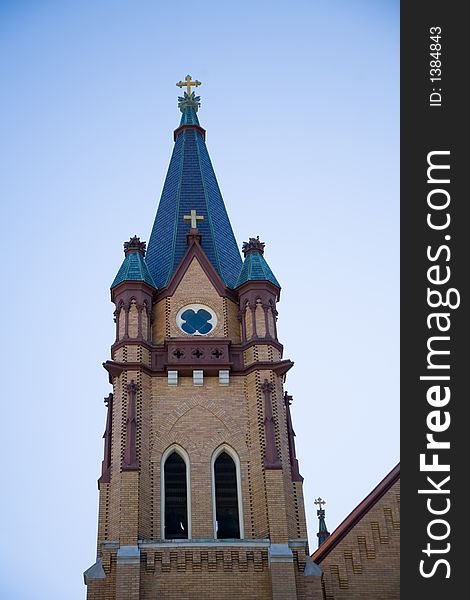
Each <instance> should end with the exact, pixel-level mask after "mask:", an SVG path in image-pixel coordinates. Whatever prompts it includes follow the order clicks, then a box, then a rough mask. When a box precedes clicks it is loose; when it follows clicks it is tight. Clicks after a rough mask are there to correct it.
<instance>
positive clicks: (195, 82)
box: [176, 75, 201, 96]
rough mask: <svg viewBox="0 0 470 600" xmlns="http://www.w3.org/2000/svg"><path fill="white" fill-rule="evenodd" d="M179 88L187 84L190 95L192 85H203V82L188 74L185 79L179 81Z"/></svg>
mask: <svg viewBox="0 0 470 600" xmlns="http://www.w3.org/2000/svg"><path fill="white" fill-rule="evenodd" d="M176 85H177V86H178V87H179V88H183V87H184V86H186V87H187V88H188V96H190V95H191V86H194V87H197V86H198V85H201V82H200V81H198V80H197V79H195V80H193V79H191V75H186V77H185V78H184V81H178V83H177V84H176Z"/></svg>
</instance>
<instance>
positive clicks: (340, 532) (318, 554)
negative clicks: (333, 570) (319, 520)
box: [311, 463, 400, 564]
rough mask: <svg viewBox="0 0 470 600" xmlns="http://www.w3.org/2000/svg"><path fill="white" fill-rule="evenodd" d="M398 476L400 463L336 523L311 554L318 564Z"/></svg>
mask: <svg viewBox="0 0 470 600" xmlns="http://www.w3.org/2000/svg"><path fill="white" fill-rule="evenodd" d="M399 478H400V463H398V464H397V466H396V467H394V468H393V469H392V470H391V471H390V473H389V474H388V475H387V476H386V477H385V478H384V479H382V481H381V482H380V483H379V484H378V485H377V487H375V488H374V489H373V490H372V492H371V493H370V494H369V495H368V496H367V497H366V498H365V499H364V500H363V501H362V502H361V503H360V504H359V505H358V506H356V508H355V509H354V510H353V511H352V512H351V513H350V514H349V515H348V516H347V517H346V518H345V519H344V521H343V522H342V523H341V524H340V525H338V527H337V528H336V529H335V530H334V531H333V533H332V534H331V535H330V537H329V538H328V539H326V540H325V541H324V542H323V543H322V544H321V546H320V547H319V548H318V549H317V550H316V551H315V552H314V553H313V554H312V555H311V558H312V560H313V561H315V562H316V563H317V564H320V563H321V561H322V560H323V559H324V558H326V556H327V555H328V554H329V553H330V552H331V551H332V550H333V548H334V547H335V546H336V545H337V544H339V542H341V540H343V539H344V537H345V536H346V535H347V533H349V531H351V529H352V528H353V527H354V526H355V525H356V524H357V523H359V521H360V520H361V519H362V518H363V517H364V515H366V514H367V513H368V512H369V511H370V510H371V508H372V507H373V506H374V505H375V504H376V503H377V502H378V501H379V500H380V498H382V496H384V495H385V494H386V493H387V492H388V491H389V490H390V488H391V487H392V486H393V485H394V484H395V483H396V482H397V481H398V479H399Z"/></svg>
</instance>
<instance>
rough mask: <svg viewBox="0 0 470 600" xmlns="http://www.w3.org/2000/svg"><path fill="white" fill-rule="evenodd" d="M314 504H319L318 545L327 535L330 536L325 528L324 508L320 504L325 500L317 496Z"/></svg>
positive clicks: (323, 503)
mask: <svg viewBox="0 0 470 600" xmlns="http://www.w3.org/2000/svg"><path fill="white" fill-rule="evenodd" d="M314 504H317V505H318V506H319V509H318V510H317V516H318V533H317V537H318V547H320V546H321V545H322V544H323V542H324V541H325V540H326V539H327V538H328V537H330V533H329V531H328V529H327V528H326V521H325V509H323V508H322V505H325V504H326V502H325V501H324V500H322V499H321V498H317V499H316V500H315V502H314Z"/></svg>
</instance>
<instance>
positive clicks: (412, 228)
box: [400, 0, 470, 600]
mask: <svg viewBox="0 0 470 600" xmlns="http://www.w3.org/2000/svg"><path fill="white" fill-rule="evenodd" d="M464 8H465V3H459V2H449V1H447V2H443V1H441V2H436V1H435V0H427V1H423V0H419V1H413V2H402V3H401V50H400V53H401V57H400V58H401V82H400V85H401V106H400V109H401V132H400V135H401V258H400V260H401V480H402V503H401V507H402V518H401V523H402V531H401V540H402V542H401V598H403V599H406V600H408V599H409V600H415V599H418V598H426V600H434V599H437V598H439V599H440V600H442V599H443V598H446V599H447V598H449V599H451V598H461V597H466V593H465V591H462V590H465V588H466V585H465V584H466V573H467V571H470V566H468V565H467V564H465V563H466V562H467V560H466V554H467V552H466V547H465V546H466V544H465V541H466V539H467V537H468V534H469V526H468V521H469V514H468V513H469V511H468V509H467V504H468V503H469V499H468V496H467V493H466V487H468V486H466V483H467V481H470V479H469V478H468V476H467V474H468V473H469V471H470V469H469V465H468V461H469V460H470V451H469V444H470V423H469V419H468V412H469V411H468V409H467V405H468V403H469V402H470V394H469V389H468V386H467V382H466V375H467V372H468V373H469V374H470V361H469V359H470V352H469V342H468V340H469V339H470V331H469V329H470V328H469V322H470V311H469V294H468V287H469V286H468V279H469V277H470V268H469V266H468V263H469V262H470V250H469V245H470V217H468V216H467V215H468V214H469V213H470V194H469V192H468V191H467V190H466V187H467V185H468V183H467V179H468V178H469V176H470V164H467V162H468V161H467V159H468V158H469V157H470V153H469V150H468V147H467V146H468V144H469V141H470V136H469V126H468V122H469V119H470V103H469V102H468V100H467V98H466V92H465V89H466V88H467V89H468V88H470V68H469V66H468V62H469V59H470V50H469V43H470V42H469V40H470V25H469V24H468V22H466V20H465V17H464V15H463V11H464ZM431 27H440V28H441V30H442V36H441V40H440V41H441V46H442V48H441V57H440V59H441V62H442V82H440V83H439V84H432V83H431V82H430V80H429V78H430V60H433V59H432V57H430V51H431V50H430V43H432V42H431V41H430V28H431ZM432 87H438V88H441V92H442V106H440V107H436V106H433V107H431V106H430V105H429V95H430V93H431V91H432ZM436 150H450V166H451V168H450V184H449V185H446V186H441V187H445V189H447V191H448V192H449V193H450V196H451V203H450V206H449V209H448V210H449V211H450V216H451V223H450V226H449V228H448V230H446V231H433V230H431V229H430V228H429V227H428V225H427V223H426V219H427V213H428V212H429V209H428V206H427V194H428V192H429V191H430V189H431V186H430V184H428V183H427V176H426V171H427V166H428V164H427V154H428V152H431V151H436ZM466 184H467V185H466ZM446 234H447V235H450V236H451V239H450V240H445V239H444V236H445V235H446ZM446 243H447V244H448V245H449V247H450V250H451V258H450V260H449V262H445V260H444V259H442V260H440V261H438V262H439V264H440V265H442V267H443V268H445V265H448V266H449V267H450V269H451V279H450V281H449V283H448V284H447V286H446V285H442V286H440V287H441V288H446V287H447V288H448V287H454V288H457V289H458V290H459V292H460V297H461V304H460V307H459V308H457V309H455V310H451V309H445V308H444V307H442V308H439V309H437V310H439V311H444V310H448V312H449V313H450V318H451V328H450V330H449V332H448V333H447V334H445V333H441V335H449V336H450V338H451V339H450V341H449V345H448V348H450V352H451V353H450V355H449V356H447V357H444V360H443V362H446V360H447V359H448V361H447V362H450V371H440V372H438V371H434V373H436V374H441V375H442V374H450V377H451V379H450V382H446V383H444V382H443V385H449V387H450V389H451V400H450V402H449V404H448V406H447V407H446V408H442V409H441V410H442V411H444V410H448V411H449V412H450V416H451V425H450V428H449V429H448V430H447V431H446V432H443V433H441V434H436V439H441V440H449V441H450V443H451V448H450V450H442V451H440V452H439V461H440V462H442V463H444V462H449V461H450V468H451V470H450V473H447V474H446V473H439V472H436V473H434V474H433V473H423V472H421V471H420V468H419V455H420V454H421V453H424V452H426V434H427V433H428V432H429V430H428V428H427V424H426V417H427V415H428V413H429V412H430V411H431V410H435V408H433V407H431V406H430V405H429V404H428V403H427V400H426V391H427V389H428V387H429V385H431V383H430V382H423V381H420V380H419V377H420V376H421V375H426V374H428V375H429V374H430V372H429V371H428V370H427V368H426V367H427V352H428V350H427V347H426V344H427V341H428V338H429V337H430V336H431V335H437V334H436V333H435V329H433V330H429V329H428V327H427V323H426V318H427V316H428V314H429V313H430V312H433V309H431V308H429V307H428V304H427V296H426V294H427V286H428V285H429V283H428V281H427V270H428V268H429V267H430V266H432V265H433V264H437V263H432V262H430V261H429V260H428V259H427V256H426V250H427V247H428V245H430V246H432V247H433V248H434V249H436V248H438V247H439V245H441V244H446ZM444 255H445V253H444V252H443V254H442V256H444ZM431 287H433V288H437V286H431ZM442 291H443V292H444V289H443V290H442ZM432 331H434V333H432ZM444 346H445V344H443V347H444ZM428 453H432V451H428ZM427 475H429V476H431V477H433V476H434V479H435V481H436V482H440V481H441V480H442V479H443V478H445V477H446V476H447V475H450V477H451V479H450V482H449V483H448V485H447V486H442V487H443V488H444V489H445V488H447V487H448V488H449V489H450V494H449V495H448V496H447V495H444V494H443V495H440V494H434V495H429V496H427V495H425V494H424V495H423V494H421V495H420V494H418V490H419V489H429V488H432V486H431V485H429V484H428V483H427V481H426V477H427ZM428 497H431V498H432V499H433V500H432V502H434V503H435V504H434V505H433V506H434V507H435V508H439V507H443V506H445V502H446V501H445V500H444V498H445V497H449V498H450V501H451V507H450V510H449V512H448V513H447V514H445V515H442V518H443V519H446V520H447V521H448V523H449V525H450V528H451V530H450V534H449V537H448V538H446V539H444V540H442V541H435V540H432V539H430V538H429V536H428V533H427V527H428V525H429V523H430V521H432V520H433V519H436V518H440V517H439V516H437V515H435V516H433V515H431V514H430V513H429V512H428V509H427V505H426V503H427V498H428ZM439 503H440V504H439ZM439 527H440V528H439ZM432 531H433V532H434V534H437V535H440V534H443V533H444V532H445V526H444V525H441V526H439V525H435V526H433V528H432ZM428 542H429V543H430V544H431V547H432V548H433V549H440V550H442V549H444V548H447V546H446V544H447V543H449V544H450V550H449V552H445V553H442V554H440V553H435V554H431V556H430V557H428V556H426V554H424V553H423V549H425V548H426V547H427V543H428ZM440 558H443V559H445V560H447V561H448V562H449V565H450V578H446V577H445V576H446V574H447V567H446V566H445V565H444V564H440V565H438V566H437V567H436V571H435V574H434V575H433V576H432V577H429V578H425V577H423V576H422V575H421V574H420V572H419V567H420V561H421V560H425V563H424V564H425V566H424V570H425V571H427V572H428V573H429V572H431V571H432V569H433V566H434V564H435V562H436V561H437V560H439V559H440ZM462 594H463V595H462Z"/></svg>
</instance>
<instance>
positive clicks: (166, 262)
mask: <svg viewBox="0 0 470 600" xmlns="http://www.w3.org/2000/svg"><path fill="white" fill-rule="evenodd" d="M188 77H189V76H188ZM180 83H182V82H180ZM177 85H178V84H177ZM183 85H187V84H183ZM199 104H200V102H199V97H198V96H195V94H194V92H191V93H190V94H188V93H186V92H185V93H184V96H183V97H180V98H179V108H180V110H181V112H182V116H181V122H180V125H179V127H178V129H177V130H176V131H175V146H174V148H173V154H172V156H171V160H170V165H169V167H168V172H167V176H166V179H165V183H164V186H163V191H162V195H161V198H160V203H159V205H158V210H157V215H156V217H155V222H154V225H153V229H152V233H151V236H150V240H149V243H148V250H147V255H146V263H147V265H148V268H149V272H150V274H151V276H152V278H153V280H154V282H155V284H156V286H157V287H158V288H163V287H165V286H166V285H167V284H168V283H169V281H170V279H171V276H172V275H173V273H174V272H175V270H176V268H177V267H178V265H179V263H180V262H181V259H182V258H183V256H184V254H185V252H186V249H187V237H186V236H187V234H188V233H189V230H190V227H191V225H190V223H189V222H188V220H185V219H184V217H185V216H188V215H190V214H191V211H192V210H195V211H196V214H197V215H198V216H199V217H203V220H198V221H197V229H198V232H199V234H200V235H201V246H202V249H203V250H204V252H205V254H206V256H207V258H208V259H209V260H210V262H211V263H212V265H213V266H214V268H215V269H216V271H217V272H218V273H219V275H220V277H221V278H222V280H223V282H224V283H225V285H226V286H227V287H229V288H233V287H234V286H235V283H236V280H237V277H238V274H239V273H240V270H241V267H242V260H241V256H240V252H239V250H238V247H237V243H236V240H235V236H234V234H233V231H232V226H231V224H230V221H229V218H228V215H227V211H226V209H225V205H224V201H223V199H222V194H221V193H220V189H219V186H218V183H217V179H216V176H215V173H214V169H213V167H212V164H211V160H210V158H209V153H208V151H207V147H206V142H205V131H204V129H202V127H201V126H200V125H199V120H198V117H197V110H198V108H199Z"/></svg>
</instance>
